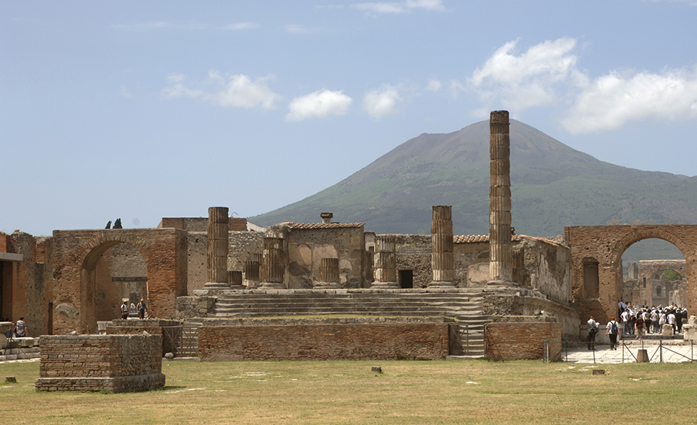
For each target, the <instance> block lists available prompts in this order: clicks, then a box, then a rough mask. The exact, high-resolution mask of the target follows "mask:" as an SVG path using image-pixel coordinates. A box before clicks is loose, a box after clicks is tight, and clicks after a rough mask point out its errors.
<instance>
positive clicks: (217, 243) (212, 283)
mask: <svg viewBox="0 0 697 425" xmlns="http://www.w3.org/2000/svg"><path fill="white" fill-rule="evenodd" d="M229 230H230V219H229V218H228V209H227V207H210V208H208V282H207V283H206V284H205V285H204V286H205V287H206V289H216V288H227V287H229V286H230V285H228V282H227V256H228V231H229Z"/></svg>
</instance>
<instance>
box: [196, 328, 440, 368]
mask: <svg viewBox="0 0 697 425" xmlns="http://www.w3.org/2000/svg"><path fill="white" fill-rule="evenodd" d="M198 347H199V357H201V360H206V361H230V360H442V359H445V357H446V356H447V355H448V324H446V323H393V324H377V323H376V324H339V325H293V326H273V325H271V326H268V325H267V326H203V327H201V328H199V340H198Z"/></svg>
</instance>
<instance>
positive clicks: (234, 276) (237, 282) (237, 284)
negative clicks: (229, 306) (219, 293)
mask: <svg viewBox="0 0 697 425" xmlns="http://www.w3.org/2000/svg"><path fill="white" fill-rule="evenodd" d="M227 282H228V284H229V285H230V288H231V289H242V272H241V271H239V270H228V271H227Z"/></svg>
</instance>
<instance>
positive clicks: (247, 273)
mask: <svg viewBox="0 0 697 425" xmlns="http://www.w3.org/2000/svg"><path fill="white" fill-rule="evenodd" d="M260 267H261V264H260V263H259V261H256V260H252V261H245V262H244V278H245V284H246V285H247V288H248V289H249V288H256V287H257V286H259V281H260V280H261V279H260V273H259V269H260Z"/></svg>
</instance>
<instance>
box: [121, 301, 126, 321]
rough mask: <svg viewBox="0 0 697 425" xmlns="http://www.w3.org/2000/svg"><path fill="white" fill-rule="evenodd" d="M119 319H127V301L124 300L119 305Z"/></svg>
mask: <svg viewBox="0 0 697 425" xmlns="http://www.w3.org/2000/svg"><path fill="white" fill-rule="evenodd" d="M121 318H122V319H128V301H126V300H124V301H123V304H121Z"/></svg>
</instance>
